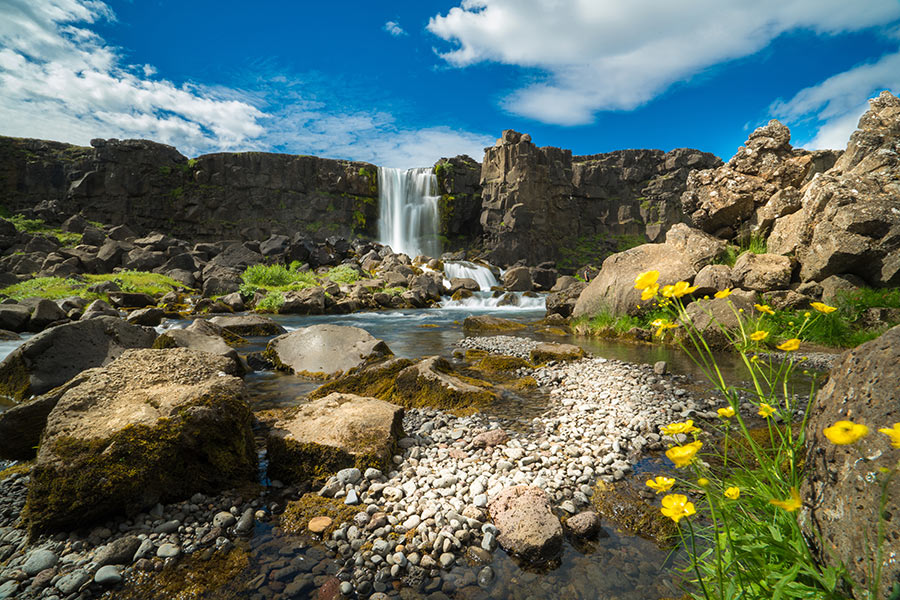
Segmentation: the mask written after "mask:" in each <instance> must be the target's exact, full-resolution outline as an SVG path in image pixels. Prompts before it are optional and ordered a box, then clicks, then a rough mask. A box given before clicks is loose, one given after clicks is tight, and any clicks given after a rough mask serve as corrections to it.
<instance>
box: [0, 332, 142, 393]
mask: <svg viewBox="0 0 900 600" xmlns="http://www.w3.org/2000/svg"><path fill="white" fill-rule="evenodd" d="M155 339H156V332H155V331H154V330H153V329H151V328H149V327H140V326H138V325H131V324H129V323H126V322H125V321H123V320H121V319H117V318H114V317H97V318H94V319H89V320H84V321H76V322H74V323H65V324H63V325H58V326H56V327H52V328H50V329H47V330H45V331H43V332H41V333H39V334H37V335H36V336H34V337H33V338H31V339H30V340H28V341H27V342H25V343H24V344H22V345H21V346H19V347H18V348H16V349H15V350H13V352H11V353H10V354H9V356H7V357H6V358H5V359H4V360H3V362H0V394H2V395H5V396H8V397H10V398H12V399H14V400H18V401H21V400H24V399H26V398H28V397H30V396H33V395H35V394H43V393H44V392H46V391H49V390H50V389H52V388H54V387H56V386H58V385H62V384H63V383H65V382H66V381H68V380H69V379H71V378H72V377H74V376H75V375H77V374H78V373H80V372H81V371H84V370H85V369H89V368H91V367H99V366H101V365H105V364H107V363H109V362H111V361H112V360H113V359H115V358H116V357H118V356H119V355H120V354H122V352H124V351H125V350H126V349H128V348H149V347H150V346H151V345H152V344H153V340H155Z"/></svg>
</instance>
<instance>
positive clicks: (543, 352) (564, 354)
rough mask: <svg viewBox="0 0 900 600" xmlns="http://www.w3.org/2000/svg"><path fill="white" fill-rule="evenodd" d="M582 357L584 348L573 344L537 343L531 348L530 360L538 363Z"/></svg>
mask: <svg viewBox="0 0 900 600" xmlns="http://www.w3.org/2000/svg"><path fill="white" fill-rule="evenodd" d="M579 358H584V350H582V349H581V348H579V347H578V346H575V345H573V344H553V343H547V342H545V343H543V344H538V345H537V346H535V347H534V348H533V349H532V350H531V362H532V363H534V364H536V365H539V364H542V363H546V362H550V361H551V360H556V361H570V360H578V359H579Z"/></svg>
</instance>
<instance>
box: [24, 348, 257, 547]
mask: <svg viewBox="0 0 900 600" xmlns="http://www.w3.org/2000/svg"><path fill="white" fill-rule="evenodd" d="M233 369H234V363H233V362H232V361H231V360H229V359H227V358H224V357H220V356H214V355H212V354H208V353H205V352H194V351H192V350H188V349H186V348H176V349H173V350H128V351H126V352H124V353H123V354H122V355H121V356H119V358H117V359H116V360H115V361H113V362H112V363H110V364H109V365H107V366H106V367H99V368H96V369H90V370H88V371H85V372H83V373H81V374H80V375H78V376H77V377H76V378H75V379H74V380H73V381H71V382H69V383H68V384H67V386H66V388H67V389H66V390H65V391H64V392H63V393H62V394H61V395H60V397H59V400H58V401H57V403H56V406H55V407H54V409H53V410H52V411H51V412H50V415H49V416H48V418H47V426H46V428H45V429H44V434H43V436H42V437H41V445H40V449H39V450H38V456H37V460H36V462H35V466H34V469H33V471H32V473H31V484H30V486H29V490H28V500H27V504H26V508H25V512H24V515H23V516H24V519H25V521H26V523H27V524H28V527H29V530H30V532H31V533H32V535H34V534H38V533H42V532H46V531H53V530H59V529H65V528H69V527H73V526H79V527H80V526H84V525H85V524H88V523H90V522H92V521H98V520H104V519H108V518H109V517H110V516H111V515H114V514H120V513H124V514H134V513H136V512H139V511H141V510H143V509H146V508H147V507H149V506H153V505H154V504H156V503H158V502H169V501H175V500H181V499H184V498H188V497H190V496H191V495H192V494H194V493H196V492H201V493H206V494H208V493H215V492H217V491H219V490H221V489H223V488H225V487H229V486H235V485H239V484H242V483H245V482H248V481H252V480H253V478H254V476H255V474H256V460H257V458H256V450H255V447H254V443H253V434H252V431H251V421H252V415H251V413H250V409H249V406H248V404H247V397H246V390H245V388H244V383H243V381H241V380H240V379H239V378H237V377H234V376H232V375H230V373H233V372H234V370H233Z"/></svg>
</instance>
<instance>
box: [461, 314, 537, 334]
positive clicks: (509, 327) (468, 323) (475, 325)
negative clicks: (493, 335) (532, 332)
mask: <svg viewBox="0 0 900 600" xmlns="http://www.w3.org/2000/svg"><path fill="white" fill-rule="evenodd" d="M517 329H525V325H524V324H522V323H519V322H517V321H511V320H510V319H504V318H501V317H494V316H492V315H471V316H468V317H466V318H465V320H464V321H463V330H464V331H465V332H467V333H479V332H488V331H515V330H517Z"/></svg>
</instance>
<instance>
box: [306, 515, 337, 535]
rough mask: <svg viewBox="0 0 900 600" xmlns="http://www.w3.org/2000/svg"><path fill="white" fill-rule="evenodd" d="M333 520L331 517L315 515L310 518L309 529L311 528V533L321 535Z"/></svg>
mask: <svg viewBox="0 0 900 600" xmlns="http://www.w3.org/2000/svg"><path fill="white" fill-rule="evenodd" d="M332 522H333V521H332V520H331V517H325V516H322V517H313V518H312V519H310V520H309V525H307V529H309V531H310V533H314V534H316V535H321V534H322V533H323V532H324V531H325V530H326V529H328V528H329V527H331V524H332Z"/></svg>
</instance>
